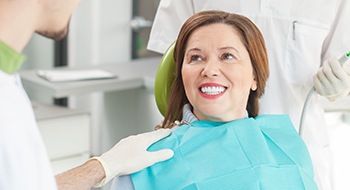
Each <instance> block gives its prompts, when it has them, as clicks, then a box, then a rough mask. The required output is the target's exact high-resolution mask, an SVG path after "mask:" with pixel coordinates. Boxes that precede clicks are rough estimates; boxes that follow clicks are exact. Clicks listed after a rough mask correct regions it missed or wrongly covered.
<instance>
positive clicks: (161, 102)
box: [154, 41, 176, 116]
mask: <svg viewBox="0 0 350 190" xmlns="http://www.w3.org/2000/svg"><path fill="white" fill-rule="evenodd" d="M174 48H175V41H174V42H173V43H172V44H171V45H170V46H169V48H168V49H167V51H166V52H165V53H164V55H163V57H162V59H161V61H160V64H159V67H158V71H157V73H156V77H155V86H154V96H155V99H156V103H157V107H158V109H159V112H160V113H161V114H162V115H163V116H164V115H165V113H166V111H167V108H168V97H169V93H170V88H171V84H172V83H173V81H174V77H175V69H176V67H175V60H174V57H173V55H174Z"/></svg>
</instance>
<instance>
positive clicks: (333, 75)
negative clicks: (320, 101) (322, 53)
mask: <svg viewBox="0 0 350 190" xmlns="http://www.w3.org/2000/svg"><path fill="white" fill-rule="evenodd" d="M314 87H315V89H316V92H317V93H318V94H320V95H322V96H325V97H326V98H328V100H330V101H334V100H336V99H339V98H341V97H345V96H346V95H348V94H349V92H350V67H349V66H348V65H346V64H343V65H341V64H340V63H339V61H338V59H336V58H335V57H332V58H331V59H329V60H326V61H325V62H324V64H323V67H321V68H320V69H319V70H318V72H317V74H316V75H315V77H314Z"/></svg>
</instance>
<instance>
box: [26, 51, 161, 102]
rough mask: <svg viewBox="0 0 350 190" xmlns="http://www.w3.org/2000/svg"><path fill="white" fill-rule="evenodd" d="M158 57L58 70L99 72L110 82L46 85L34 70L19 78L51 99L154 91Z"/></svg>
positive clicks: (86, 81) (93, 81)
mask: <svg viewBox="0 0 350 190" xmlns="http://www.w3.org/2000/svg"><path fill="white" fill-rule="evenodd" d="M160 60H161V57H155V58H144V59H139V60H133V61H131V62H125V63H118V64H103V65H89V66H84V67H60V68H55V69H57V70H59V69H73V70H74V69H89V68H91V69H103V70H106V71H109V72H112V73H115V74H116V75H117V78H113V79H99V80H85V81H74V82H56V83H52V82H49V81H47V80H45V79H43V78H41V77H39V76H38V75H37V74H36V72H37V70H27V71H21V72H20V75H21V78H22V83H23V86H25V88H26V89H27V88H30V89H31V90H34V91H40V93H43V94H46V95H47V96H51V97H53V98H63V97H67V96H69V95H78V94H86V93H91V92H98V91H99V92H108V91H118V90H128V89H136V88H147V89H150V90H153V89H154V77H155V75H156V72H157V69H158V65H159V62H160Z"/></svg>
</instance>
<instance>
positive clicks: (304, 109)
mask: <svg viewBox="0 0 350 190" xmlns="http://www.w3.org/2000/svg"><path fill="white" fill-rule="evenodd" d="M348 59H350V51H349V52H348V53H346V54H344V55H343V56H342V57H340V58H339V59H338V61H339V62H340V64H342V65H343V64H344V63H345V62H346V61H347V60H348ZM315 92H316V89H315V87H312V89H310V91H309V93H308V94H307V96H306V100H305V103H304V106H303V110H302V112H301V117H300V123H299V135H300V136H301V135H302V133H303V127H304V119H305V113H306V111H307V109H308V106H309V104H310V102H311V98H312V96H313V95H314V94H315Z"/></svg>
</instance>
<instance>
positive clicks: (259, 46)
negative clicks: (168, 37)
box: [161, 10, 269, 128]
mask: <svg viewBox="0 0 350 190" xmlns="http://www.w3.org/2000/svg"><path fill="white" fill-rule="evenodd" d="M217 23H222V24H227V25H229V26H232V28H233V29H234V30H235V31H237V33H238V35H239V37H240V39H241V42H242V43H243V45H244V46H245V48H246V49H247V51H248V53H249V56H250V59H251V63H252V67H253V72H254V73H253V74H254V76H255V80H256V82H257V89H256V90H255V91H252V90H251V91H250V94H249V98H248V103H247V107H246V109H247V111H248V115H249V116H250V117H255V116H257V115H258V114H259V98H260V97H261V96H262V95H263V94H264V89H265V86H266V81H267V79H268V76H269V68H268V58H267V53H266V47H265V42H264V39H263V36H262V34H261V33H260V31H259V29H258V28H257V26H256V25H255V24H254V23H253V22H252V21H250V20H249V19H248V18H246V17H244V16H241V15H238V14H233V13H227V12H223V11H214V10H212V11H202V12H198V13H196V14H194V15H192V16H191V17H190V18H188V19H187V20H186V22H185V23H184V24H183V25H182V28H181V30H180V32H179V35H178V38H177V40H176V45H175V49H174V60H175V62H176V73H175V78H174V82H173V84H172V86H171V89H170V95H169V99H168V110H167V112H166V114H165V117H164V121H163V124H162V126H161V127H163V128H169V127H172V125H171V124H172V123H173V122H174V121H176V120H178V121H180V120H181V119H182V109H183V106H184V105H185V104H187V103H189V101H188V99H187V97H186V94H185V89H184V86H183V81H182V73H181V69H182V64H183V61H184V56H185V50H186V46H187V42H188V39H189V37H190V36H191V34H192V33H193V32H194V31H195V30H196V29H197V28H199V27H202V26H206V25H210V24H217Z"/></svg>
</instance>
